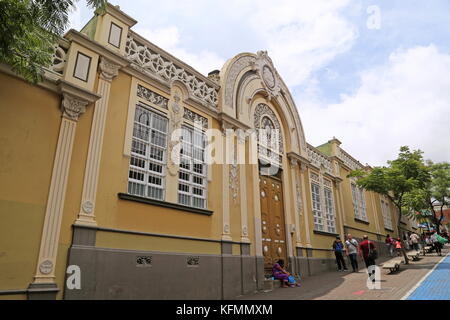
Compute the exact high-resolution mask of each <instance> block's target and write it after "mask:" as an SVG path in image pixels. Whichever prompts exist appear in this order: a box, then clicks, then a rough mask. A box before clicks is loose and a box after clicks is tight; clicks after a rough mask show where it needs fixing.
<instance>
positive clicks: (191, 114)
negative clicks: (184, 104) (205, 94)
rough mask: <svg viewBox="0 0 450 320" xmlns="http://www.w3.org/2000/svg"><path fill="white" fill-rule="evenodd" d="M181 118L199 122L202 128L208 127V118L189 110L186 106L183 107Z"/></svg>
mask: <svg viewBox="0 0 450 320" xmlns="http://www.w3.org/2000/svg"><path fill="white" fill-rule="evenodd" d="M183 118H184V119H186V120H189V121H192V122H194V123H200V125H201V126H202V128H203V129H208V119H207V118H205V117H202V116H201V115H199V114H198V113H195V112H194V111H192V110H189V109H187V108H185V109H184V114H183Z"/></svg>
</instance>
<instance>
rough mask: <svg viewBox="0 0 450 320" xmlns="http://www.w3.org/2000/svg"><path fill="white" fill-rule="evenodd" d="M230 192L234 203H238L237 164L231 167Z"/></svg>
mask: <svg viewBox="0 0 450 320" xmlns="http://www.w3.org/2000/svg"><path fill="white" fill-rule="evenodd" d="M230 190H231V197H232V198H233V202H234V203H236V200H237V196H238V191H239V166H238V165H237V164H236V163H233V164H231V165H230Z"/></svg>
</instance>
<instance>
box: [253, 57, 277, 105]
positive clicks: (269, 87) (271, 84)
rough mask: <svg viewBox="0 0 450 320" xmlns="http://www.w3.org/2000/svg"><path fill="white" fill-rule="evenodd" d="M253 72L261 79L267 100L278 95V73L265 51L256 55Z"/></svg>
mask: <svg viewBox="0 0 450 320" xmlns="http://www.w3.org/2000/svg"><path fill="white" fill-rule="evenodd" d="M253 70H255V71H256V72H257V73H258V75H259V77H260V78H261V79H262V83H263V85H264V88H265V89H266V91H267V93H268V94H269V99H272V98H273V97H276V96H278V95H279V94H280V91H281V87H280V81H279V78H278V73H277V71H276V70H275V67H274V66H273V62H272V59H270V57H269V55H268V54H267V51H258V52H257V53H256V60H255V62H254V63H253Z"/></svg>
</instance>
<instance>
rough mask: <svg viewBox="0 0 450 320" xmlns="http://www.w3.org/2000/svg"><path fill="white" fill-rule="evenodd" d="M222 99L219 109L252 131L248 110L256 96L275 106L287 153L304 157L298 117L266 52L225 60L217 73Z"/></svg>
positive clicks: (303, 144) (289, 95)
mask: <svg viewBox="0 0 450 320" xmlns="http://www.w3.org/2000/svg"><path fill="white" fill-rule="evenodd" d="M220 81H221V83H220V84H221V91H222V92H221V95H220V100H219V109H220V111H221V112H223V113H225V114H227V115H228V116H230V117H233V118H235V119H236V120H239V121H240V122H241V123H242V124H243V125H244V126H246V127H251V128H254V127H255V126H254V122H253V119H252V110H250V109H251V106H252V103H253V101H254V99H256V97H258V96H264V97H265V99H266V100H267V101H268V102H269V101H270V102H271V103H272V104H273V105H276V106H277V109H278V110H277V111H278V113H279V114H280V116H281V118H282V120H283V121H282V125H283V126H284V131H285V132H286V133H287V136H286V137H285V139H289V143H288V145H289V149H287V148H288V145H286V150H285V151H286V152H294V153H297V154H299V155H301V156H304V157H307V149H306V141H305V135H304V131H303V127H302V124H301V120H300V116H299V114H298V111H297V107H296V106H295V103H294V100H293V99H292V96H291V94H290V92H289V89H288V88H287V86H286V85H285V83H284V82H283V80H282V79H281V77H280V76H279V74H278V72H277V70H276V68H275V67H274V65H273V62H272V59H271V58H270V57H269V56H268V54H267V52H266V51H258V52H257V54H253V53H241V54H239V55H237V56H235V57H234V58H232V59H230V60H228V61H227V62H226V63H225V65H224V67H223V68H222V70H221V72H220Z"/></svg>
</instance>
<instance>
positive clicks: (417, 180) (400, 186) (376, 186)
mask: <svg viewBox="0 0 450 320" xmlns="http://www.w3.org/2000/svg"><path fill="white" fill-rule="evenodd" d="M422 153H423V152H422V151H420V150H415V151H412V152H411V151H410V150H409V148H408V147H401V148H400V153H399V156H398V158H397V159H395V160H392V161H388V166H387V167H375V168H373V170H371V171H370V172H367V171H362V170H355V171H352V172H351V173H350V174H349V177H357V178H358V180H357V184H358V186H359V187H362V188H364V189H366V190H370V191H374V192H378V193H380V194H383V195H386V196H388V197H389V198H391V200H392V201H393V202H394V203H395V204H396V205H397V207H398V208H401V207H402V206H403V203H404V202H403V201H404V196H405V194H406V193H408V192H411V191H412V190H414V189H416V188H421V187H423V186H424V184H425V183H426V182H427V181H429V179H430V177H429V173H428V169H427V168H426V166H425V164H424V160H423V156H422Z"/></svg>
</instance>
